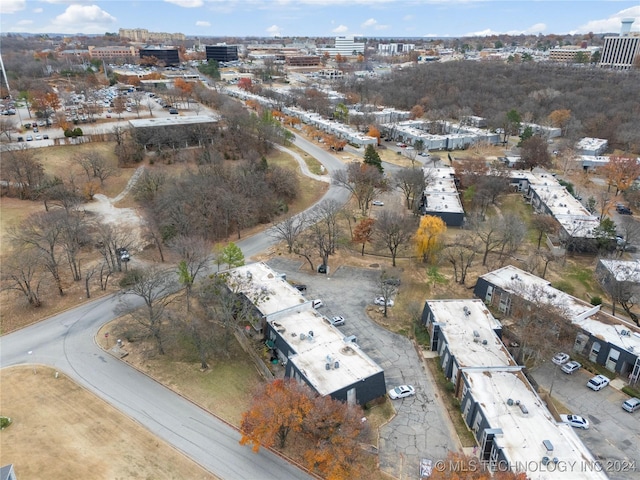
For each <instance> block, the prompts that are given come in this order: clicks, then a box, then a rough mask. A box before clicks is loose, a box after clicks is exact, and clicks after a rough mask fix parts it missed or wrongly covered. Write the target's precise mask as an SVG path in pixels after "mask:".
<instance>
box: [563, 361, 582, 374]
mask: <svg viewBox="0 0 640 480" xmlns="http://www.w3.org/2000/svg"><path fill="white" fill-rule="evenodd" d="M580 367H582V365H581V364H580V363H578V362H576V361H575V360H571V361H570V362H567V363H565V364H564V365H562V371H563V372H564V373H568V374H569V375H571V374H572V373H573V372H575V371H576V370H580Z"/></svg>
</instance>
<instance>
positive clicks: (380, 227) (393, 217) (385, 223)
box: [374, 210, 416, 267]
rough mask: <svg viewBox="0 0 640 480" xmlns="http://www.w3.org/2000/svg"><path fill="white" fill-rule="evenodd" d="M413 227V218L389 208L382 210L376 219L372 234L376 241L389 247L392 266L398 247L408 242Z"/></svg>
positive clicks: (394, 263)
mask: <svg viewBox="0 0 640 480" xmlns="http://www.w3.org/2000/svg"><path fill="white" fill-rule="evenodd" d="M415 229H416V225H415V221H414V219H413V218H411V217H407V216H404V215H401V214H399V213H398V212H392V211H391V210H385V211H383V212H382V213H381V214H380V216H379V217H378V219H377V220H376V224H375V234H374V236H375V238H376V239H377V241H378V243H380V244H381V245H383V246H385V247H386V248H387V249H389V252H390V253H391V263H392V265H393V266H394V267H395V266H396V257H397V256H398V249H399V248H400V246H402V245H406V244H407V243H408V242H409V239H410V238H411V235H412V234H413V232H414V231H415Z"/></svg>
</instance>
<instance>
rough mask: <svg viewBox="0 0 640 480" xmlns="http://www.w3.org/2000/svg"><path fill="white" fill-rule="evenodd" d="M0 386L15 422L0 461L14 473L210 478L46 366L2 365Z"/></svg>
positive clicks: (0, 399)
mask: <svg viewBox="0 0 640 480" xmlns="http://www.w3.org/2000/svg"><path fill="white" fill-rule="evenodd" d="M34 372H35V373H34ZM0 387H1V390H0V404H1V408H2V411H1V412H0V414H2V415H4V416H7V417H10V418H11V419H12V421H13V423H12V424H11V425H10V426H9V427H8V428H7V429H5V430H3V431H2V432H1V433H0V463H1V464H2V465H6V464H8V463H12V464H13V465H14V468H15V471H16V475H17V476H18V478H19V479H20V480H30V479H33V480H41V479H44V478H55V479H57V480H78V479H81V478H87V479H88V478H91V479H96V480H97V479H105V480H107V479H108V480H113V479H131V478H137V479H176V480H177V479H194V480H196V479H212V480H213V479H215V478H216V477H215V476H213V475H211V474H209V473H208V472H206V471H205V470H204V469H203V468H201V467H200V466H199V465H197V464H196V463H194V462H192V461H191V460H189V459H188V458H187V457H185V456H184V455H183V454H182V453H180V452H178V451H177V450H175V449H173V448H172V447H170V446H169V445H167V444H165V443H164V442H162V441H160V440H158V439H157V438H156V437H155V436H153V435H152V434H150V433H149V432H148V431H147V430H146V429H144V428H143V427H141V426H140V425H138V424H137V423H135V422H133V421H132V420H130V419H129V418H128V417H126V416H124V415H122V414H121V413H119V412H118V411H117V410H116V409H114V408H113V407H111V406H109V405H108V404H106V403H105V402H103V401H102V400H100V399H98V398H97V397H95V396H94V395H92V394H90V393H89V392H87V391H86V390H84V389H83V388H81V387H80V386H78V385H77V384H75V383H74V382H72V381H71V380H69V379H68V378H66V377H65V376H64V375H60V376H59V378H57V379H56V378H55V376H54V371H53V370H52V369H50V368H47V367H42V366H37V367H35V368H31V367H12V368H4V369H2V370H0Z"/></svg>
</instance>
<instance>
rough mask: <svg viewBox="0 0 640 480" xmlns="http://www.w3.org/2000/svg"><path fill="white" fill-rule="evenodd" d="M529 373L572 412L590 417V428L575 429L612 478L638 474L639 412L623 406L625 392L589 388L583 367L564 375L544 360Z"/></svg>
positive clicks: (639, 465) (634, 476)
mask: <svg viewBox="0 0 640 480" xmlns="http://www.w3.org/2000/svg"><path fill="white" fill-rule="evenodd" d="M532 373H533V377H534V378H535V380H536V382H538V384H539V385H540V386H541V387H543V388H544V389H546V390H547V391H548V390H549V389H550V388H551V395H552V396H553V397H554V398H556V399H558V400H559V401H560V402H562V403H563V404H564V405H565V406H566V407H567V408H568V409H569V410H571V413H573V414H575V415H581V416H583V417H585V418H587V419H588V420H589V423H590V428H589V430H578V431H577V433H578V436H579V437H580V439H581V440H582V441H583V443H584V444H585V445H586V446H587V448H589V450H591V453H592V454H593V456H594V457H595V458H596V460H599V461H600V462H602V465H603V468H604V469H605V470H606V472H607V474H608V475H609V477H610V478H611V479H614V480H618V479H629V480H631V479H634V480H635V479H637V478H639V477H640V448H639V445H640V412H635V413H628V412H625V411H624V410H623V409H622V402H623V401H624V400H626V399H627V398H629V397H628V396H627V395H625V394H624V393H622V392H620V391H619V390H616V389H615V388H613V387H612V386H611V385H609V386H607V387H605V388H604V389H602V390H600V391H599V392H594V391H593V390H590V389H589V388H587V382H588V381H589V379H590V378H591V377H592V376H593V375H592V374H591V373H589V372H587V371H586V370H584V369H580V370H578V371H577V372H575V373H573V374H571V375H567V374H565V373H563V372H562V371H561V370H560V367H558V366H557V365H554V364H553V363H551V362H545V363H544V364H543V365H541V366H540V367H538V368H536V369H535V370H533V372H532ZM552 385H553V387H552Z"/></svg>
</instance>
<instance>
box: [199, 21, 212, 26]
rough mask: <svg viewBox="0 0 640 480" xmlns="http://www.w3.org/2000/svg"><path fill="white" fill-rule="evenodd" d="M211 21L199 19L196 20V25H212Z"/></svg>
mask: <svg viewBox="0 0 640 480" xmlns="http://www.w3.org/2000/svg"><path fill="white" fill-rule="evenodd" d="M210 26H211V22H205V21H204V20H198V21H197V22H196V27H210Z"/></svg>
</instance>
